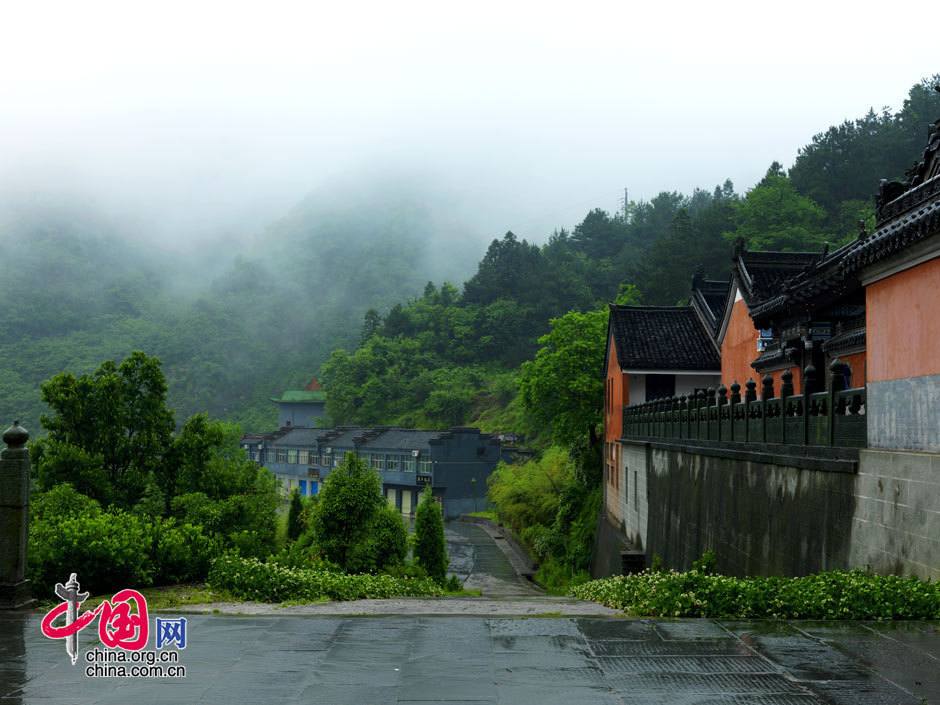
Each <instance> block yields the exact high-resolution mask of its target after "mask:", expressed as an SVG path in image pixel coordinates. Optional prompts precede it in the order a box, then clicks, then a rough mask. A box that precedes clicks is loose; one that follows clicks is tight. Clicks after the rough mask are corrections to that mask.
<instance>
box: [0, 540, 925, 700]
mask: <svg viewBox="0 0 940 705" xmlns="http://www.w3.org/2000/svg"><path fill="white" fill-rule="evenodd" d="M448 548H449V551H450V554H451V558H452V564H451V570H452V572H454V573H456V574H458V575H459V576H460V577H461V578H462V579H465V580H466V581H467V583H466V584H467V585H471V586H476V587H479V588H480V589H481V590H482V591H483V595H484V596H483V597H482V598H462V599H436V600H406V599H402V600H362V601H357V602H337V603H324V604H314V605H296V606H291V607H280V606H277V605H259V604H251V603H232V604H227V605H225V604H219V605H207V606H206V607H205V608H203V609H202V611H203V612H205V613H203V614H195V613H196V612H198V611H200V610H199V608H193V607H190V608H187V610H186V611H188V612H189V613H190V614H189V615H188V619H189V620H190V621H189V625H188V632H189V633H188V641H189V643H188V646H187V648H186V649H185V650H184V651H183V652H182V653H181V663H182V664H183V665H184V666H186V668H187V677H186V678H185V679H161V680H131V679H121V678H110V679H91V678H87V677H86V676H85V675H84V674H83V671H84V668H85V667H86V664H85V663H84V662H83V661H82V660H79V662H78V663H77V664H76V665H75V666H72V664H71V663H70V661H69V658H68V656H67V655H66V652H65V644H64V643H63V642H61V641H56V642H54V641H50V640H49V639H46V638H45V637H43V636H42V635H41V634H40V631H39V620H40V615H39V614H36V613H33V614H22V613H21V614H9V613H8V614H0V705H13V704H16V705H66V704H68V705H85V704H86V703H87V704H88V705H94V704H98V703H100V704H101V705H112V704H113V705H163V704H164V703H167V704H168V703H174V704H176V703H182V704H187V705H188V704H190V703H194V704H195V703H205V704H206V705H239V704H241V703H245V704H250V705H254V704H256V703H257V704H259V705H268V704H270V705H276V704H278V703H309V704H311V705H314V704H316V705H383V704H385V703H414V704H415V705H417V704H418V703H421V704H423V705H432V704H433V703H464V704H465V705H470V704H472V703H478V704H480V705H484V704H490V705H492V704H496V703H509V704H512V705H527V704H529V703H531V704H532V705H554V704H555V703H558V704H559V705H581V704H584V705H610V704H614V703H616V704H618V705H634V704H640V703H642V704H644V705H646V704H649V705H666V704H667V703H668V704H669V705H692V704H693V703H695V704H699V703H707V704H712V705H716V704H718V703H727V704H733V705H744V704H750V705H815V704H821V703H834V704H836V705H843V704H844V705H923V703H937V704H938V705H940V624H936V623H889V624H878V623H866V624H860V623H851V624H846V623H808V622H792V623H775V622H715V621H708V620H661V619H657V620H641V619H627V618H624V617H623V616H620V615H619V614H618V613H616V612H614V611H613V610H608V609H607V608H605V607H602V606H601V605H596V604H593V603H587V602H578V601H576V600H572V599H563V598H555V597H547V596H545V595H543V594H541V593H540V592H539V591H538V590H537V589H535V588H534V587H533V586H532V585H531V584H527V583H526V581H524V580H523V579H522V578H520V577H519V576H518V575H517V574H516V573H515V572H514V570H513V567H512V565H510V560H509V555H510V554H509V553H508V551H507V550H504V547H502V546H499V545H498V544H497V543H496V542H495V541H494V540H493V539H492V537H491V536H489V535H488V534H487V532H485V531H483V530H482V529H480V528H479V527H476V526H471V525H464V526H461V525H457V524H451V525H448ZM213 610H220V611H223V612H230V613H231V614H212V611H213ZM363 615H365V616H363ZM533 615H542V616H537V617H536V616H533ZM162 616H175V614H167V615H162ZM93 633H94V630H91V629H89V630H85V631H84V632H82V635H81V640H82V641H81V644H80V650H81V652H82V654H84V653H87V651H88V650H89V649H91V648H93V647H94V646H95V644H96V639H95V637H94V636H93ZM86 635H87V636H86ZM151 639H153V637H151ZM152 645H153V642H152V641H151V646H152Z"/></svg>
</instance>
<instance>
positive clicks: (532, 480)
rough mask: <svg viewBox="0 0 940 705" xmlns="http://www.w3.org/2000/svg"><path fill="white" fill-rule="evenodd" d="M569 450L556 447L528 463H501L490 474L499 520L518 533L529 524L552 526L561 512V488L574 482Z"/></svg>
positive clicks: (490, 491) (490, 490) (489, 491)
mask: <svg viewBox="0 0 940 705" xmlns="http://www.w3.org/2000/svg"><path fill="white" fill-rule="evenodd" d="M574 476H575V468H574V462H573V461H572V459H571V456H570V455H569V453H568V451H567V450H566V449H564V448H561V447H558V446H553V447H551V448H549V449H548V450H546V451H545V453H543V454H542V456H541V457H540V458H537V459H535V460H530V461H528V462H525V463H513V464H507V463H500V464H499V465H497V467H496V470H494V471H493V473H492V474H491V475H490V476H489V478H488V480H487V484H488V485H489V490H488V496H489V499H490V501H491V502H492V503H493V504H494V505H495V506H496V514H497V515H498V516H499V520H500V522H502V523H503V524H506V525H507V526H509V527H510V528H511V529H512V530H513V531H514V532H516V534H521V533H522V531H523V530H524V529H525V528H526V527H529V526H535V525H537V524H541V525H542V526H549V525H550V524H552V522H553V521H554V520H555V516H556V515H557V514H558V503H559V491H560V488H562V487H564V486H566V485H569V484H572V483H573V482H574Z"/></svg>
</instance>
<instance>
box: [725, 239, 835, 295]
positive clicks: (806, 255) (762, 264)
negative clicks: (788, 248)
mask: <svg viewBox="0 0 940 705" xmlns="http://www.w3.org/2000/svg"><path fill="white" fill-rule="evenodd" d="M820 257H821V253H819V252H773V251H764V252H750V251H748V250H746V249H744V247H743V246H740V245H739V246H738V247H737V248H736V250H735V257H734V263H735V273H736V275H737V280H738V283H739V285H740V287H741V296H743V297H744V300H745V301H746V302H747V305H748V308H749V309H752V308H753V307H754V306H756V305H757V304H759V303H760V302H762V301H766V300H767V299H770V298H772V297H774V296H775V295H776V294H778V293H779V291H780V289H781V288H782V287H783V286H784V285H785V284H786V282H788V281H790V280H791V279H793V277H794V276H796V275H798V274H799V273H800V272H802V271H804V270H805V269H806V268H807V267H809V266H810V265H812V264H813V262H815V261H817V260H818V259H819V258H820Z"/></svg>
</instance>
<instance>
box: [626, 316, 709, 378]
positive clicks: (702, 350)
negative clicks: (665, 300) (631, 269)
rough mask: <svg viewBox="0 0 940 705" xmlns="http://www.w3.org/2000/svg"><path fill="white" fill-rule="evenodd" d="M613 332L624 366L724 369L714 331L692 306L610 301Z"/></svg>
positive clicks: (662, 368) (693, 369)
mask: <svg viewBox="0 0 940 705" xmlns="http://www.w3.org/2000/svg"><path fill="white" fill-rule="evenodd" d="M610 336H613V339H614V343H615V345H616V346H617V359H618V361H619V363H620V367H621V369H624V370H628V369H632V370H690V371H709V372H712V371H717V370H720V369H721V361H720V359H719V357H718V351H717V349H716V348H715V345H714V343H713V342H712V338H711V335H710V333H709V331H707V330H706V328H705V325H704V324H703V323H702V320H701V319H700V318H699V316H698V315H697V314H696V313H695V311H694V310H692V307H691V306H618V305H616V304H611V305H610V324H609V327H608V339H609V338H610Z"/></svg>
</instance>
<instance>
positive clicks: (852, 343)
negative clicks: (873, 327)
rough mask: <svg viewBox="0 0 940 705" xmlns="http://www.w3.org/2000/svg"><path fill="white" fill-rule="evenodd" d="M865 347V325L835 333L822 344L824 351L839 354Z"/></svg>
mask: <svg viewBox="0 0 940 705" xmlns="http://www.w3.org/2000/svg"><path fill="white" fill-rule="evenodd" d="M864 348H865V326H864V325H862V326H861V327H858V328H852V329H851V330H847V331H844V332H842V333H839V334H837V335H834V336H833V337H831V338H830V339H829V340H827V341H826V342H825V343H823V344H822V349H823V351H825V352H827V353H831V354H833V355H838V354H840V353H845V352H848V351H852V350H861V349H864Z"/></svg>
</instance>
